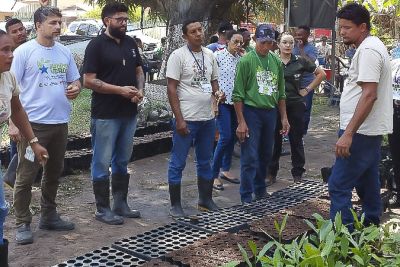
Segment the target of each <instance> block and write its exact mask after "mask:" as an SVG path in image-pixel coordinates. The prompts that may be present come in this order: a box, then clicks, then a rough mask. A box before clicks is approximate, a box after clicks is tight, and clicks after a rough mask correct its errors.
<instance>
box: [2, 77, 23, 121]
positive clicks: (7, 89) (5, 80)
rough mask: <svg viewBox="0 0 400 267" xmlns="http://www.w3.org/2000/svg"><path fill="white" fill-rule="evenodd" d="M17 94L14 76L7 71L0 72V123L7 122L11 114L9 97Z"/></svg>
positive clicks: (17, 89)
mask: <svg viewBox="0 0 400 267" xmlns="http://www.w3.org/2000/svg"><path fill="white" fill-rule="evenodd" d="M17 95H19V88H18V84H17V81H16V80H15V76H14V75H13V74H12V73H11V72H9V71H6V72H3V73H0V125H1V126H2V125H3V123H4V122H7V121H8V119H9V118H10V116H11V98H12V97H13V96H17Z"/></svg>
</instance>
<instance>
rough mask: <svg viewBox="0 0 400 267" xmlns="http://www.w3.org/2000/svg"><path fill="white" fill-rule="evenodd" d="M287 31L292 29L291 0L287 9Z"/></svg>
mask: <svg viewBox="0 0 400 267" xmlns="http://www.w3.org/2000/svg"><path fill="white" fill-rule="evenodd" d="M286 27H287V31H289V29H290V0H288V8H287V26H286Z"/></svg>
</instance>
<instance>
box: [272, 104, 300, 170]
mask: <svg viewBox="0 0 400 267" xmlns="http://www.w3.org/2000/svg"><path fill="white" fill-rule="evenodd" d="M305 108H306V106H305V105H304V103H303V102H297V103H296V102H295V103H287V104H286V112H287V116H288V120H289V124H290V131H289V142H290V151H291V159H292V170H291V172H292V176H293V177H295V176H302V175H303V173H304V172H305V169H304V164H305V155H304V145H303V127H304V111H305ZM276 123H277V124H276V129H275V143H274V152H273V155H272V160H271V163H270V165H269V174H270V175H272V176H274V177H276V176H277V174H278V170H279V159H280V157H281V152H282V135H281V134H280V132H279V131H280V130H281V129H282V123H281V118H280V116H279V115H278V119H277V121H276Z"/></svg>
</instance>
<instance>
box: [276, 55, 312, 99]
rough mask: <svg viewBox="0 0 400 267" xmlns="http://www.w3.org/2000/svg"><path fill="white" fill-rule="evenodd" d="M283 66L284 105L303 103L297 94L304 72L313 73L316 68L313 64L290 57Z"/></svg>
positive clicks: (298, 57) (300, 58)
mask: <svg viewBox="0 0 400 267" xmlns="http://www.w3.org/2000/svg"><path fill="white" fill-rule="evenodd" d="M283 66H284V75H285V92H286V103H291V102H304V98H303V97H302V96H301V95H300V94H299V91H300V89H303V88H301V86H300V83H301V79H302V77H303V73H304V72H309V73H314V72H315V69H316V68H317V66H316V65H315V63H314V62H311V61H310V60H307V59H305V58H303V57H300V56H295V55H292V57H291V58H290V61H289V62H288V63H287V64H286V65H285V64H283Z"/></svg>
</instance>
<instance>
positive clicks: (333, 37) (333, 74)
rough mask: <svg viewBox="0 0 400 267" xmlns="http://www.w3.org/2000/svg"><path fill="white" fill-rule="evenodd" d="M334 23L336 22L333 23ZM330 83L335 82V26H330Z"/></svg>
mask: <svg viewBox="0 0 400 267" xmlns="http://www.w3.org/2000/svg"><path fill="white" fill-rule="evenodd" d="M335 24H336V23H335ZM331 55H332V58H331V75H332V76H331V81H330V82H331V84H333V85H334V84H335V75H336V27H335V26H333V28H332V51H331Z"/></svg>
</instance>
